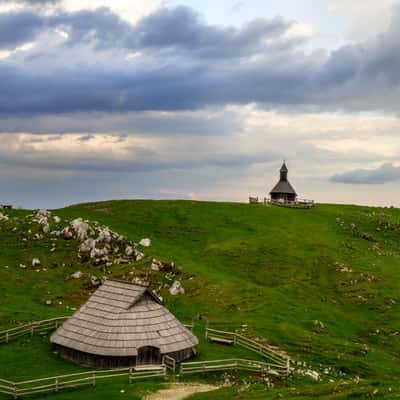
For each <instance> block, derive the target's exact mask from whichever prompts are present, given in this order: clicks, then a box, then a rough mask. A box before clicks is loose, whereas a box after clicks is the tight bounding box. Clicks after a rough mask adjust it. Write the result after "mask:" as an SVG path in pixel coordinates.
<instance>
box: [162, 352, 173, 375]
mask: <svg viewBox="0 0 400 400" xmlns="http://www.w3.org/2000/svg"><path fill="white" fill-rule="evenodd" d="M162 363H163V364H164V365H165V367H166V368H167V369H170V370H171V371H172V373H175V372H176V360H175V358H172V357H170V356H168V355H165V356H164V357H163V360H162Z"/></svg>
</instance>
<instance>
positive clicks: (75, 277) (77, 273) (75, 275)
mask: <svg viewBox="0 0 400 400" xmlns="http://www.w3.org/2000/svg"><path fill="white" fill-rule="evenodd" d="M82 275H83V274H82V271H76V272H74V273H73V274H72V275H71V278H73V279H80V278H82Z"/></svg>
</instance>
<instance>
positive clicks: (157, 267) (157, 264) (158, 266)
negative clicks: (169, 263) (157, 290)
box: [151, 258, 163, 271]
mask: <svg viewBox="0 0 400 400" xmlns="http://www.w3.org/2000/svg"><path fill="white" fill-rule="evenodd" d="M151 269H152V270H153V271H161V270H162V269H163V265H162V262H161V261H158V260H156V259H155V258H153V261H152V263H151Z"/></svg>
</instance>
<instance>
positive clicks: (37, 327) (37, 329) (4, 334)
mask: <svg viewBox="0 0 400 400" xmlns="http://www.w3.org/2000/svg"><path fill="white" fill-rule="evenodd" d="M68 318H69V317H58V318H51V319H45V320H43V321H34V322H31V323H29V324H26V325H21V326H17V327H16V328H11V329H7V330H4V331H0V343H8V342H10V341H11V340H15V339H18V338H20V337H21V336H26V335H30V336H33V335H35V334H39V335H40V334H46V333H48V332H50V331H52V330H54V329H57V328H58V327H59V326H60V325H61V324H62V323H63V322H64V321H65V320H66V319H68Z"/></svg>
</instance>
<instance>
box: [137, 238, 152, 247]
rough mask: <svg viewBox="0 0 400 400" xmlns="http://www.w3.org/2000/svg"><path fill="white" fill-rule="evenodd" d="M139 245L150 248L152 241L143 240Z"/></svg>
mask: <svg viewBox="0 0 400 400" xmlns="http://www.w3.org/2000/svg"><path fill="white" fill-rule="evenodd" d="M139 244H140V245H141V246H142V247H150V246H151V240H150V239H149V238H146V239H142V240H141V241H140V242H139Z"/></svg>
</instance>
